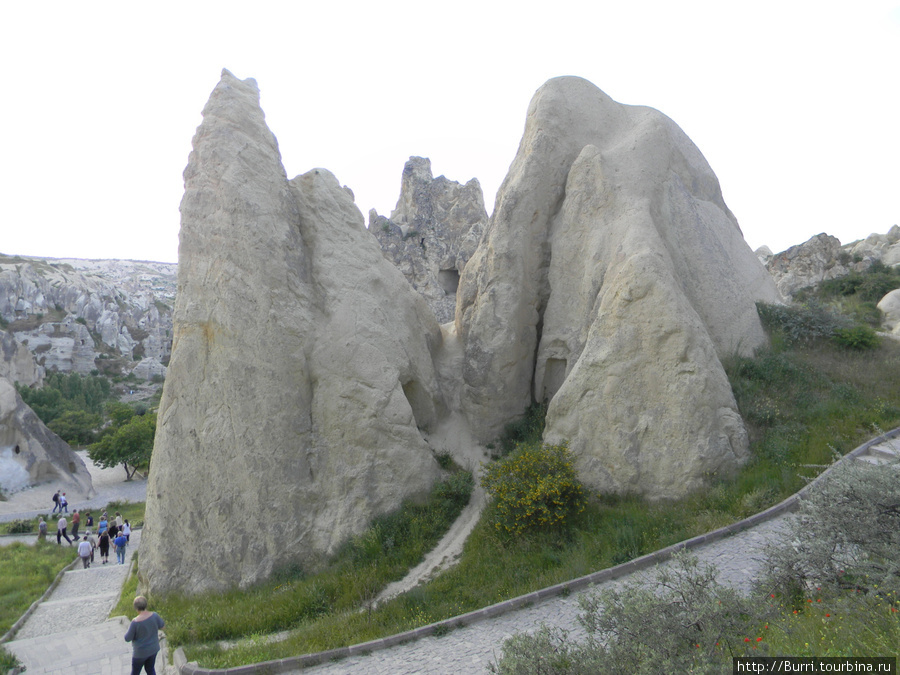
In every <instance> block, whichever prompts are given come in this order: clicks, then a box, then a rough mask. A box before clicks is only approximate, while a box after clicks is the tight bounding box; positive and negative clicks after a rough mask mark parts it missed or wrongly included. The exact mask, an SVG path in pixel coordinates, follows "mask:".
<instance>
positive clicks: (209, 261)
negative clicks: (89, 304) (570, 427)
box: [141, 71, 442, 592]
mask: <svg viewBox="0 0 900 675" xmlns="http://www.w3.org/2000/svg"><path fill="white" fill-rule="evenodd" d="M184 178H185V195H184V199H183V201H182V204H181V213H182V223H181V234H180V247H179V260H180V262H179V268H178V292H177V298H176V303H175V339H174V344H173V348H172V357H171V361H170V365H169V371H168V375H167V379H166V384H165V387H164V391H163V397H162V401H161V404H160V409H159V418H158V419H159V421H158V427H157V435H156V444H155V447H154V453H153V462H152V465H151V468H150V478H149V484H148V494H147V513H146V525H145V530H144V535H143V536H144V545H143V547H142V551H143V550H144V549H146V552H143V553H142V554H141V575H142V577H143V581H144V583H145V584H147V585H148V586H149V588H150V589H151V590H152V591H153V592H165V591H168V590H172V589H181V590H186V591H189V592H193V591H202V590H207V589H221V588H225V587H228V586H231V585H235V584H237V585H247V584H251V583H253V582H256V581H258V580H260V579H262V578H264V577H266V576H267V575H269V574H270V573H271V572H272V571H273V569H275V568H278V567H279V566H284V565H287V564H291V563H296V562H298V561H301V562H309V561H314V560H315V559H316V557H317V556H321V555H322V554H326V553H329V552H331V551H333V550H334V549H335V547H337V546H338V545H339V544H340V543H341V542H342V541H344V540H345V539H347V538H348V537H349V536H351V535H353V534H356V533H358V532H360V531H361V530H362V529H363V528H364V527H365V526H366V524H367V523H368V522H369V521H370V519H371V518H372V517H373V516H374V515H377V514H379V513H383V512H386V511H389V510H392V509H394V508H396V507H397V506H398V505H399V504H400V502H401V500H402V499H403V498H405V497H408V496H410V495H415V494H419V493H422V492H424V491H426V490H427V489H428V488H429V487H430V486H431V485H432V484H433V482H434V480H435V479H436V478H437V475H438V471H439V469H438V466H437V463H436V461H435V459H434V457H433V454H432V452H431V451H430V449H429V447H428V445H427V444H426V443H425V441H424V440H423V436H422V433H423V432H422V431H420V429H423V430H426V429H427V428H428V427H429V425H430V424H432V423H433V422H434V419H435V416H436V415H438V414H439V413H440V409H441V405H442V404H441V396H440V388H439V385H438V382H437V379H436V376H435V370H434V366H433V363H432V350H435V349H437V348H438V346H439V344H440V339H441V334H440V330H439V327H438V324H437V322H436V321H435V319H434V317H433V315H432V314H431V312H430V311H429V309H428V307H427V306H426V304H425V302H424V300H423V299H422V298H421V297H420V296H419V295H417V294H416V293H415V292H414V291H412V289H410V288H409V287H408V284H406V282H405V281H404V279H403V277H402V275H401V274H400V273H399V271H397V270H396V269H395V268H394V267H393V266H392V265H391V264H390V263H389V262H388V261H387V260H385V259H384V257H383V256H382V253H381V250H380V249H379V247H378V244H377V242H376V240H375V239H374V238H373V237H372V236H371V235H370V234H369V233H368V231H367V230H366V229H365V227H364V221H363V218H362V215H361V214H360V212H359V210H358V209H357V208H356V206H355V205H354V203H353V198H352V196H351V194H350V193H349V191H348V190H346V189H344V188H342V187H341V186H340V185H339V184H338V182H337V180H336V179H335V178H334V176H333V175H331V174H330V173H329V172H327V171H325V170H322V169H316V170H313V171H310V172H308V173H306V174H304V175H303V176H299V177H298V178H295V179H294V180H292V181H290V182H289V181H288V180H287V177H286V175H285V171H284V168H283V167H282V164H281V157H280V153H279V151H278V146H277V142H276V140H275V137H274V136H273V135H272V133H271V132H270V131H269V129H268V127H267V126H266V123H265V119H264V115H263V112H262V110H261V109H260V107H259V91H258V89H257V86H256V83H255V81H253V80H252V79H248V80H244V81H241V80H238V79H237V78H235V77H234V76H233V75H232V74H231V73H229V72H228V71H223V73H222V78H221V80H220V82H219V84H218V85H217V86H216V88H215V89H214V91H213V92H212V95H211V96H210V99H209V102H208V103H207V105H206V107H205V108H204V111H203V123H202V124H201V125H200V127H199V128H198V130H197V133H196V135H195V137H194V141H193V152H192V153H191V156H190V160H189V163H188V166H187V169H186V170H185V174H184ZM185 532H190V533H191V536H188V537H185V536H184V533H185Z"/></svg>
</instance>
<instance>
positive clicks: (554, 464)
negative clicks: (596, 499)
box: [481, 443, 585, 535]
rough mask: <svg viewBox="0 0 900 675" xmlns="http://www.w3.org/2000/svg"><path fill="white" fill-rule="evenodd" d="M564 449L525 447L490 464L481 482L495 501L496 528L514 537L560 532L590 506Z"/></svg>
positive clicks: (552, 446)
mask: <svg viewBox="0 0 900 675" xmlns="http://www.w3.org/2000/svg"><path fill="white" fill-rule="evenodd" d="M572 464H573V458H572V453H571V452H569V449H568V447H566V445H565V444H563V445H545V444H542V443H525V444H520V445H519V446H518V447H517V448H516V449H515V450H514V451H513V452H512V453H511V454H509V455H507V456H506V457H504V458H503V459H501V460H498V461H496V462H494V463H493V464H490V465H488V466H487V468H486V469H485V472H484V476H483V477H482V479H481V483H482V485H483V486H484V489H485V490H486V491H487V493H488V494H489V495H490V496H491V497H492V499H493V508H494V513H495V517H496V523H495V526H496V527H497V529H498V530H502V531H505V532H506V533H508V534H512V535H519V534H523V533H524V532H527V531H529V530H538V529H552V528H560V527H562V526H563V525H565V522H566V518H567V517H569V516H570V515H571V514H574V513H580V512H581V511H583V510H584V507H585V496H584V489H583V488H582V487H581V483H579V481H578V478H577V477H576V475H575V469H574V467H573V466H572Z"/></svg>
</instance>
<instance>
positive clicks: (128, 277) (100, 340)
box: [0, 255, 176, 375]
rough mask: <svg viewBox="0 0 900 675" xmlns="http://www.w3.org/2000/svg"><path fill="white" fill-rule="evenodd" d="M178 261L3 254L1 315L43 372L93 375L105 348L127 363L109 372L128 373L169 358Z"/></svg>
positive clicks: (99, 364)
mask: <svg viewBox="0 0 900 675" xmlns="http://www.w3.org/2000/svg"><path fill="white" fill-rule="evenodd" d="M175 267H176V266H175V265H172V264H167V263H154V262H140V261H133V260H76V259H55V258H25V257H22V256H4V255H0V316H2V317H3V319H4V320H5V321H7V322H9V332H10V333H12V334H13V335H14V337H15V338H16V340H17V341H18V342H19V343H20V344H21V345H23V346H25V347H27V348H28V350H29V351H31V353H32V354H33V355H34V358H35V361H36V362H37V363H38V365H39V366H41V367H42V368H43V369H44V370H47V371H49V370H58V371H60V372H76V373H80V374H82V375H86V374H88V373H90V372H91V371H92V370H94V369H96V368H98V367H99V366H103V365H108V363H106V364H103V363H98V361H97V359H98V358H99V357H100V355H101V353H102V352H105V356H109V355H111V356H121V357H124V361H125V363H124V364H123V366H122V367H120V368H119V369H118V370H117V371H114V372H111V373H110V374H113V375H120V374H125V372H128V371H129V370H130V368H129V366H130V363H129V362H131V361H132V360H134V361H138V360H140V359H141V358H152V359H155V360H157V361H159V362H164V361H166V360H168V356H169V351H170V348H171V344H172V310H171V305H172V302H173V300H174V295H175V288H174V279H175ZM95 337H96V340H95ZM104 369H105V368H104Z"/></svg>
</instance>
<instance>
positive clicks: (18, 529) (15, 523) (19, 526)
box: [5, 520, 35, 534]
mask: <svg viewBox="0 0 900 675" xmlns="http://www.w3.org/2000/svg"><path fill="white" fill-rule="evenodd" d="M5 528H6V533H7V534H29V533H30V532H33V531H34V529H35V528H34V523H32V522H31V521H30V520H10V521H9V522H7V523H5Z"/></svg>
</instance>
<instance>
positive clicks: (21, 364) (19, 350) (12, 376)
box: [0, 330, 44, 387]
mask: <svg viewBox="0 0 900 675" xmlns="http://www.w3.org/2000/svg"><path fill="white" fill-rule="evenodd" d="M0 378H3V379H6V380H9V381H10V382H18V383H20V384H24V385H25V386H27V387H30V386H32V385H35V384H37V385H40V384H42V383H43V380H44V374H43V371H42V369H41V368H39V367H38V365H37V364H36V363H35V362H34V357H33V356H32V355H31V352H30V351H28V349H27V348H25V347H23V346H22V345H20V344H19V343H18V342H16V339H15V338H14V337H13V336H12V335H10V334H9V333H7V332H6V331H2V330H0Z"/></svg>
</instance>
